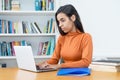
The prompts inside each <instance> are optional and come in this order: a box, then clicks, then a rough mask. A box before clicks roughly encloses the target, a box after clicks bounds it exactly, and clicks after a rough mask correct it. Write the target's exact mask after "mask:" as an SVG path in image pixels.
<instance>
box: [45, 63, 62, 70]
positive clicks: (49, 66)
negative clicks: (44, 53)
mask: <svg viewBox="0 0 120 80" xmlns="http://www.w3.org/2000/svg"><path fill="white" fill-rule="evenodd" d="M47 68H53V69H56V70H57V69H59V68H61V65H60V64H53V65H52V64H49V65H48V66H47Z"/></svg>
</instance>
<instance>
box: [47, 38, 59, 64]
mask: <svg viewBox="0 0 120 80" xmlns="http://www.w3.org/2000/svg"><path fill="white" fill-rule="evenodd" d="M60 40H61V36H59V38H58V41H57V44H56V46H55V50H54V52H53V55H52V57H51V58H50V59H49V60H47V63H49V64H57V63H58V62H59V59H60V50H61V41H60Z"/></svg>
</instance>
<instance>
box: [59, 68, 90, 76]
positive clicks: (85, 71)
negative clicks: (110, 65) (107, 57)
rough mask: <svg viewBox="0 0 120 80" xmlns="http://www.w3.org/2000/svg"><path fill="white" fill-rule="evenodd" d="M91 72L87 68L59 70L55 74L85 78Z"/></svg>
mask: <svg viewBox="0 0 120 80" xmlns="http://www.w3.org/2000/svg"><path fill="white" fill-rule="evenodd" d="M90 73H91V70H90V69H89V68H61V69H59V71H58V72H57V75H58V76H67V75H70V76H71V75H73V76H86V75H90Z"/></svg>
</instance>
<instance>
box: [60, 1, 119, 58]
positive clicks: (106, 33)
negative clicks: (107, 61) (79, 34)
mask: <svg viewBox="0 0 120 80" xmlns="http://www.w3.org/2000/svg"><path fill="white" fill-rule="evenodd" d="M58 1H59V5H64V4H73V5H74V6H75V7H76V9H77V10H78V12H79V14H80V17H81V21H82V23H83V26H84V29H85V31H86V32H88V33H90V34H91V35H92V38H93V46H94V50H93V56H94V57H120V0H58Z"/></svg>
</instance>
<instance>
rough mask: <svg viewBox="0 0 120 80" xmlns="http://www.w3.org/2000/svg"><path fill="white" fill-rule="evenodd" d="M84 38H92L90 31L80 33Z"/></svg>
mask: <svg viewBox="0 0 120 80" xmlns="http://www.w3.org/2000/svg"><path fill="white" fill-rule="evenodd" d="M82 34H83V37H84V38H92V36H91V34H90V33H82Z"/></svg>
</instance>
